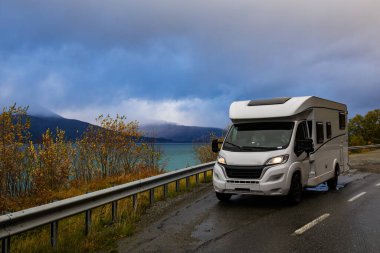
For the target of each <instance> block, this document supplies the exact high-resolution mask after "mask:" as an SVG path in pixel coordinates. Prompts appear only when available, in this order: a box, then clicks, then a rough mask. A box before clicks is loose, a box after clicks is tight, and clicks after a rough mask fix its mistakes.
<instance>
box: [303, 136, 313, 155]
mask: <svg viewBox="0 0 380 253" xmlns="http://www.w3.org/2000/svg"><path fill="white" fill-rule="evenodd" d="M303 150H304V151H305V152H306V153H308V154H309V153H311V152H313V151H314V144H313V139H306V140H305V142H304V147H303Z"/></svg>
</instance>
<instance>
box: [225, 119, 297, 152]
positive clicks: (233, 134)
mask: <svg viewBox="0 0 380 253" xmlns="http://www.w3.org/2000/svg"><path fill="white" fill-rule="evenodd" d="M293 127H294V122H258V123H244V124H234V125H233V126H232V127H231V129H230V131H229V134H228V136H227V138H226V140H225V141H224V144H223V149H224V150H228V151H237V152H239V151H247V152H255V151H268V150H279V149H284V148H286V147H287V146H288V145H289V142H290V138H291V136H292V131H293Z"/></svg>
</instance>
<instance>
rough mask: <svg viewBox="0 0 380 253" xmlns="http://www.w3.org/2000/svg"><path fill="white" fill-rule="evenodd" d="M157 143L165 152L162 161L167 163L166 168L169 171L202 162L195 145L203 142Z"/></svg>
mask: <svg viewBox="0 0 380 253" xmlns="http://www.w3.org/2000/svg"><path fill="white" fill-rule="evenodd" d="M156 145H157V147H158V148H160V149H161V151H162V152H163V159H162V162H163V163H165V164H166V166H165V169H166V170H168V171H171V170H175V169H182V168H185V167H189V166H193V165H197V164H200V161H199V160H198V158H197V157H196V154H195V150H194V146H199V145H201V144H193V143H157V144H156Z"/></svg>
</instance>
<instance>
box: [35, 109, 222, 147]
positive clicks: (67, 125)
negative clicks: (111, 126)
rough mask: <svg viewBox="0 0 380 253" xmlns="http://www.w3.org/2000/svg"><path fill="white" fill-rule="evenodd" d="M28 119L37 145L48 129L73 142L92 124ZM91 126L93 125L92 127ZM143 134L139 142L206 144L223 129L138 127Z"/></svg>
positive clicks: (168, 125) (60, 118)
mask: <svg viewBox="0 0 380 253" xmlns="http://www.w3.org/2000/svg"><path fill="white" fill-rule="evenodd" d="M28 117H29V119H30V129H29V131H30V133H31V135H32V136H31V139H32V141H33V142H36V143H39V142H41V140H42V134H43V133H45V132H46V130H47V129H50V130H51V131H52V132H53V133H54V132H55V130H56V128H57V127H58V128H60V129H62V130H64V131H65V136H66V138H67V140H70V141H74V140H76V139H77V138H80V137H81V136H82V134H83V133H84V132H85V131H86V129H87V128H88V127H89V126H91V125H92V124H90V123H87V122H84V121H80V120H76V119H66V118H63V117H61V116H59V115H58V114H54V115H51V116H40V115H28ZM92 126H93V125H92ZM140 130H141V131H142V132H143V137H142V138H141V140H140V141H141V142H152V141H154V142H159V143H171V142H173V143H179V142H184V143H192V142H208V141H209V138H210V133H214V134H216V135H217V136H221V135H222V134H223V129H220V128H212V127H197V126H182V125H176V124H169V123H165V124H150V125H144V126H141V127H140Z"/></svg>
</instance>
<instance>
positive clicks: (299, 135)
mask: <svg viewBox="0 0 380 253" xmlns="http://www.w3.org/2000/svg"><path fill="white" fill-rule="evenodd" d="M306 137H307V130H306V124H305V122H302V123H300V124H299V125H298V127H297V132H296V145H294V153H295V154H296V155H297V156H299V155H300V154H302V152H303V151H301V150H300V149H299V148H298V144H299V143H298V142H299V141H304V140H305V139H306Z"/></svg>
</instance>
